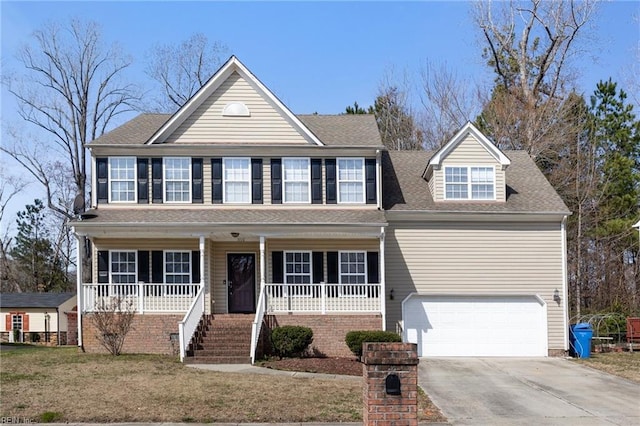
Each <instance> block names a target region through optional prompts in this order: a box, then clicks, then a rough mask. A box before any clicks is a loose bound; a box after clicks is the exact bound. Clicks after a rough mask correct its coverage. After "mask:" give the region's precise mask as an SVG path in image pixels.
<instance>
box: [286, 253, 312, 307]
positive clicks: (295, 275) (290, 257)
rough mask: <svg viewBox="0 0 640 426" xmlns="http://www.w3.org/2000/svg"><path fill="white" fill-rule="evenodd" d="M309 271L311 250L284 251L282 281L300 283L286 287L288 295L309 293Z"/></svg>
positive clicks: (306, 294) (305, 294) (307, 294)
mask: <svg viewBox="0 0 640 426" xmlns="http://www.w3.org/2000/svg"><path fill="white" fill-rule="evenodd" d="M311 271H312V269H311V252H307V251H296V252H285V254H284V282H285V283H287V284H300V285H296V286H292V287H288V294H289V295H290V296H309V295H311ZM305 284H306V285H305Z"/></svg>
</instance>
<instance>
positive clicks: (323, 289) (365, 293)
mask: <svg viewBox="0 0 640 426" xmlns="http://www.w3.org/2000/svg"><path fill="white" fill-rule="evenodd" d="M265 293H266V294H265V296H266V311H267V312H269V313H271V312H320V313H323V314H325V313H327V312H332V313H334V312H341V313H347V312H380V311H381V309H382V303H381V298H382V297H384V295H383V294H381V285H380V284H326V283H320V284H266V285H265Z"/></svg>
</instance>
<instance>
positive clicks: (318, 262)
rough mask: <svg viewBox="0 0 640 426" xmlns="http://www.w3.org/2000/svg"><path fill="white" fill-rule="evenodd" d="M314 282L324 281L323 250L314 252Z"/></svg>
mask: <svg viewBox="0 0 640 426" xmlns="http://www.w3.org/2000/svg"><path fill="white" fill-rule="evenodd" d="M312 259H313V261H312V262H313V283H314V284H317V283H321V282H322V281H324V253H323V252H321V251H314V252H313V258H312Z"/></svg>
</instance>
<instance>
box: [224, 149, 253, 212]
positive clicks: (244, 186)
mask: <svg viewBox="0 0 640 426" xmlns="http://www.w3.org/2000/svg"><path fill="white" fill-rule="evenodd" d="M222 176H223V180H224V189H223V191H222V193H223V194H224V202H225V203H250V202H251V160H250V159H249V158H224V159H223V160H222Z"/></svg>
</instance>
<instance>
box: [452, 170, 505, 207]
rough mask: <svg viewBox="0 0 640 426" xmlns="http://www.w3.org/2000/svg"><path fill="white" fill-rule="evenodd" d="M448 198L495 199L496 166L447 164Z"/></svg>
mask: <svg viewBox="0 0 640 426" xmlns="http://www.w3.org/2000/svg"><path fill="white" fill-rule="evenodd" d="M444 183H445V193H444V198H445V199H446V200H495V193H496V190H495V168H494V167H491V166H488V167H487V166H473V167H468V166H447V167H445V168H444Z"/></svg>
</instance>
